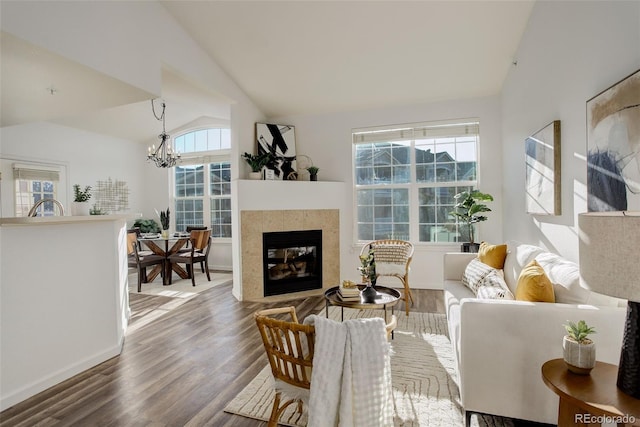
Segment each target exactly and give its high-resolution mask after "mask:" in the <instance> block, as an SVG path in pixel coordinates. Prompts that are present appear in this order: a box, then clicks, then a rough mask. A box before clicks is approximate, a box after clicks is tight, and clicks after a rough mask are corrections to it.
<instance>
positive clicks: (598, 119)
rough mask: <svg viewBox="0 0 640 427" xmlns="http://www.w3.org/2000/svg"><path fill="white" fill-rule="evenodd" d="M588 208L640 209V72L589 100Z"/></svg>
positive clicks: (609, 209) (604, 209)
mask: <svg viewBox="0 0 640 427" xmlns="http://www.w3.org/2000/svg"><path fill="white" fill-rule="evenodd" d="M587 206H588V210H589V212H602V211H624V210H634V211H637V210H640V70H637V71H635V72H634V73H633V74H631V75H629V76H628V77H625V78H624V79H622V80H621V81H619V82H618V83H616V84H614V85H613V86H611V87H610V88H608V89H605V90H604V91H602V92H601V93H599V94H598V95H596V96H594V97H593V98H591V99H590V100H588V101H587Z"/></svg>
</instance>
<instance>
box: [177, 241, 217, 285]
mask: <svg viewBox="0 0 640 427" xmlns="http://www.w3.org/2000/svg"><path fill="white" fill-rule="evenodd" d="M189 241H190V242H191V249H190V250H188V251H183V252H178V253H175V254H173V255H170V256H169V258H168V262H175V263H179V264H186V267H187V273H189V277H191V283H192V284H193V286H195V285H196V279H195V272H194V270H193V268H194V265H195V264H200V268H201V269H202V272H203V273H206V274H207V280H208V281H211V276H210V275H209V251H210V250H211V230H193V231H192V232H191V237H190V238H189ZM169 283H171V278H169Z"/></svg>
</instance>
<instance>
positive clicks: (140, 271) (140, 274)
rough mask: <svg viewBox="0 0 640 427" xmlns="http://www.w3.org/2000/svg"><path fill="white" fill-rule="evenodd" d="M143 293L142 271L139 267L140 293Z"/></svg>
mask: <svg viewBox="0 0 640 427" xmlns="http://www.w3.org/2000/svg"><path fill="white" fill-rule="evenodd" d="M141 291H142V269H141V268H140V267H138V293H140V292H141Z"/></svg>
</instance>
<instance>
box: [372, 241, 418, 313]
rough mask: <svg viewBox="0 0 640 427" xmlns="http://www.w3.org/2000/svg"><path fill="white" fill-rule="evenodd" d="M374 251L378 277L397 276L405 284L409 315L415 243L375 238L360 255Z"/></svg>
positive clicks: (411, 299)
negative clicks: (411, 266)
mask: <svg viewBox="0 0 640 427" xmlns="http://www.w3.org/2000/svg"><path fill="white" fill-rule="evenodd" d="M369 250H371V251H373V259H374V261H375V263H376V277H380V276H389V277H397V278H398V279H400V281H401V282H402V285H403V286H404V295H403V298H402V299H403V300H404V306H405V311H406V313H407V316H408V315H409V306H410V304H413V295H412V294H411V289H410V288H409V264H410V263H411V260H412V258H413V244H412V243H411V242H407V241H405V240H394V239H386V240H373V241H371V242H369V243H367V244H365V245H364V246H363V247H362V250H361V251H360V255H366V254H367V253H368V252H369Z"/></svg>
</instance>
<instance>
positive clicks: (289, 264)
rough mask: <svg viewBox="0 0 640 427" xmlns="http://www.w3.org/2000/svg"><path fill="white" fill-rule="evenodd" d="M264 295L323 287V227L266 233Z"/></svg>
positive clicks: (264, 245) (263, 243) (264, 235)
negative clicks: (319, 228)
mask: <svg viewBox="0 0 640 427" xmlns="http://www.w3.org/2000/svg"><path fill="white" fill-rule="evenodd" d="M262 254H263V255H262V256H263V262H262V265H263V273H264V295H265V296H270V295H281V294H287V293H291V292H300V291H308V290H312V289H322V230H303V231H283V232H272V233H263V234H262Z"/></svg>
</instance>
